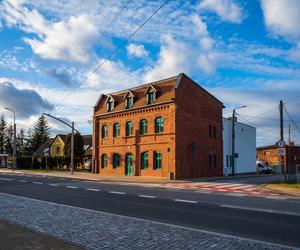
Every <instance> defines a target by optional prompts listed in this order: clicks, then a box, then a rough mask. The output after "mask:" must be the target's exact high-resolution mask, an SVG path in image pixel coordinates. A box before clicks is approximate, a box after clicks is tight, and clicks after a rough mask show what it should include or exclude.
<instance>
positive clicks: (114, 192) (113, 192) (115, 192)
mask: <svg viewBox="0 0 300 250" xmlns="http://www.w3.org/2000/svg"><path fill="white" fill-rule="evenodd" d="M109 193H111V194H126V193H124V192H118V191H109Z"/></svg>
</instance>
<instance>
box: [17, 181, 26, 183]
mask: <svg viewBox="0 0 300 250" xmlns="http://www.w3.org/2000/svg"><path fill="white" fill-rule="evenodd" d="M18 182H23V183H25V182H28V181H25V180H19V181H18Z"/></svg>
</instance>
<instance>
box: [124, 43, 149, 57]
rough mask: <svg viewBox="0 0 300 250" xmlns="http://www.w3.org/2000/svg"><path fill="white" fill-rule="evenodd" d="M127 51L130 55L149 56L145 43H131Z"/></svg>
mask: <svg viewBox="0 0 300 250" xmlns="http://www.w3.org/2000/svg"><path fill="white" fill-rule="evenodd" d="M126 49H127V53H128V55H131V56H136V57H146V56H148V52H147V51H146V50H145V47H144V45H142V44H141V45H137V44H133V43H131V44H129V45H128V46H127V47H126Z"/></svg>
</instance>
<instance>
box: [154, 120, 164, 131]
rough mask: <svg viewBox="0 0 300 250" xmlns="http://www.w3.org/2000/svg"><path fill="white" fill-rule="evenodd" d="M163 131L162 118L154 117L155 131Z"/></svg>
mask: <svg viewBox="0 0 300 250" xmlns="http://www.w3.org/2000/svg"><path fill="white" fill-rule="evenodd" d="M161 132H164V119H163V118H162V117H156V118H155V133H161Z"/></svg>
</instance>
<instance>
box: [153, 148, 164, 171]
mask: <svg viewBox="0 0 300 250" xmlns="http://www.w3.org/2000/svg"><path fill="white" fill-rule="evenodd" d="M153 156H154V157H153V158H154V159H153V160H154V169H161V168H162V153H160V152H156V151H155V152H154V155H153Z"/></svg>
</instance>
